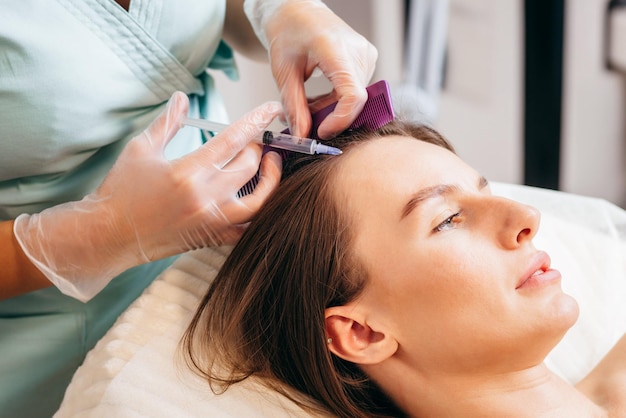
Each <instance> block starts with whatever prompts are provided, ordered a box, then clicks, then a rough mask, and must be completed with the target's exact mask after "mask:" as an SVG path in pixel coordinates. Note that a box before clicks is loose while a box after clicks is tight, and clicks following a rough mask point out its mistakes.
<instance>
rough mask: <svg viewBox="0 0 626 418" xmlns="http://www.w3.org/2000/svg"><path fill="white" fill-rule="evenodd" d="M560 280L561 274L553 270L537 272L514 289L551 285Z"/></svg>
mask: <svg viewBox="0 0 626 418" xmlns="http://www.w3.org/2000/svg"><path fill="white" fill-rule="evenodd" d="M560 279H561V272H560V271H558V270H555V269H548V270H545V271H544V270H538V271H537V272H536V273H534V274H533V275H531V276H530V277H528V278H527V279H526V280H524V281H523V282H522V283H521V284H520V285H519V286H517V287H516V289H525V288H532V287H538V286H543V285H545V284H548V283H553V282H555V281H557V280H560Z"/></svg>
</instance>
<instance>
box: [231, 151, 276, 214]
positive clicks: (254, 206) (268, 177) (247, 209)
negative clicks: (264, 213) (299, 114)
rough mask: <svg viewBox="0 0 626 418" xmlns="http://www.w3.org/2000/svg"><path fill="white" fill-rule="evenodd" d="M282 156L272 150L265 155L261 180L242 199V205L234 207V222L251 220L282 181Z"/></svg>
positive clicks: (260, 175)
mask: <svg viewBox="0 0 626 418" xmlns="http://www.w3.org/2000/svg"><path fill="white" fill-rule="evenodd" d="M282 166H283V163H282V158H281V157H280V155H278V153H276V152H273V151H270V152H268V153H266V154H265V155H264V156H263V160H262V162H261V170H260V172H259V182H258V184H257V185H256V187H255V188H254V191H253V192H252V193H250V194H248V195H246V196H244V197H242V198H241V199H240V203H241V205H238V206H236V207H234V208H233V214H232V216H231V220H232V221H233V223H237V224H242V223H244V222H248V221H250V219H251V217H252V215H254V214H255V213H256V212H257V211H258V210H259V208H260V207H261V205H263V203H264V202H265V201H266V200H267V198H268V197H269V196H270V194H271V193H272V192H273V191H274V189H276V187H277V186H278V184H279V183H280V178H281V175H282Z"/></svg>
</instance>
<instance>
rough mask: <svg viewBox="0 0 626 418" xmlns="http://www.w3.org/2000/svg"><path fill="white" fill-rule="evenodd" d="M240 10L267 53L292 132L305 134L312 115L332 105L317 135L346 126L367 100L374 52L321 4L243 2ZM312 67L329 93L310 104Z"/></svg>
mask: <svg viewBox="0 0 626 418" xmlns="http://www.w3.org/2000/svg"><path fill="white" fill-rule="evenodd" d="M244 10H245V13H246V15H247V17H248V19H249V20H250V23H251V24H252V27H253V29H254V31H255V33H256V35H257V37H258V38H259V40H260V41H261V43H263V45H264V46H265V48H266V49H268V51H269V57H270V64H271V67H272V73H273V75H274V79H275V80H276V84H277V86H278V89H279V90H280V94H281V99H282V102H283V105H284V107H285V113H286V115H287V122H288V124H289V128H290V129H291V132H292V133H293V134H295V135H299V136H306V135H308V133H309V131H310V129H311V112H316V111H318V110H320V109H323V108H324V107H326V106H328V105H329V104H331V103H333V102H335V101H338V103H337V107H336V108H335V110H334V111H333V113H331V114H330V115H329V116H328V117H327V118H326V119H325V120H324V121H323V122H322V123H321V125H320V126H319V128H318V135H319V136H320V138H329V137H332V136H334V135H336V134H338V133H340V132H342V131H344V130H345V129H346V128H348V127H349V126H350V124H351V123H352V122H353V121H354V119H356V117H357V116H358V115H359V113H360V112H361V110H362V109H363V106H364V105H365V102H366V100H367V91H366V90H365V87H367V84H368V82H369V80H370V79H371V77H372V74H373V73H374V68H375V64H376V59H377V57H378V52H377V50H376V48H375V47H374V46H373V45H372V44H371V43H369V42H368V41H367V40H366V39H365V38H364V37H363V36H361V35H359V34H358V33H357V32H355V31H354V30H353V29H352V28H351V27H350V26H348V25H347V24H346V23H345V22H344V21H343V20H342V19H340V18H339V17H338V16H337V15H336V14H334V13H333V12H332V11H331V10H330V9H329V8H328V7H327V6H326V5H325V4H324V3H322V2H321V1H320V0H245V3H244ZM316 67H317V68H319V69H320V70H321V71H322V73H323V74H324V76H326V78H327V79H328V80H329V81H330V82H331V84H332V87H333V90H332V91H331V92H330V93H328V94H325V95H322V96H320V97H317V98H315V99H313V100H312V102H311V103H308V100H307V97H306V91H305V87H304V82H305V81H306V80H308V79H309V77H310V76H311V74H312V73H313V71H314V70H315V68H316Z"/></svg>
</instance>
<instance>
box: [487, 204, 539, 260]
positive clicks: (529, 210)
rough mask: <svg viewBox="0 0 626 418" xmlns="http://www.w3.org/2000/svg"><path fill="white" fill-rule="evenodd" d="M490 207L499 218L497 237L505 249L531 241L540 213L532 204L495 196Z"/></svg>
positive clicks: (537, 225) (537, 226) (535, 232)
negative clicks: (495, 211) (494, 200)
mask: <svg viewBox="0 0 626 418" xmlns="http://www.w3.org/2000/svg"><path fill="white" fill-rule="evenodd" d="M496 201H497V203H496V202H493V203H494V205H493V206H492V208H493V209H494V210H497V212H499V213H495V214H494V215H495V218H496V219H500V227H499V231H500V232H499V239H500V242H501V243H502V245H503V246H504V247H505V248H507V249H515V248H517V247H519V246H521V245H522V244H524V243H525V242H527V241H531V240H532V239H533V238H534V237H535V235H536V234H537V230H538V229H539V221H540V219H541V213H540V212H539V210H537V209H536V208H534V207H532V206H528V205H524V204H522V203H519V202H515V201H513V200H509V199H505V198H496Z"/></svg>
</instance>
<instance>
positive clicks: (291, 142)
mask: <svg viewBox="0 0 626 418" xmlns="http://www.w3.org/2000/svg"><path fill="white" fill-rule="evenodd" d="M183 125H188V126H194V127H196V128H200V129H204V130H207V131H210V132H215V133H218V132H221V131H223V130H224V129H226V128H228V125H226V124H223V123H219V122H212V121H210V120H205V119H192V118H186V119H184V120H183ZM257 142H259V143H262V144H265V145H269V146H270V147H274V148H280V149H285V150H289V151H295V152H301V153H303V154H329V155H339V154H341V153H342V151H341V150H340V149H339V148H335V147H331V146H328V145H324V144H322V143H320V142H318V141H316V140H315V139H311V138H301V137H299V136H295V135H289V134H285V133H282V132H273V131H264V132H263V135H262V136H261V137H260V138H259V139H258V140H257Z"/></svg>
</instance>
